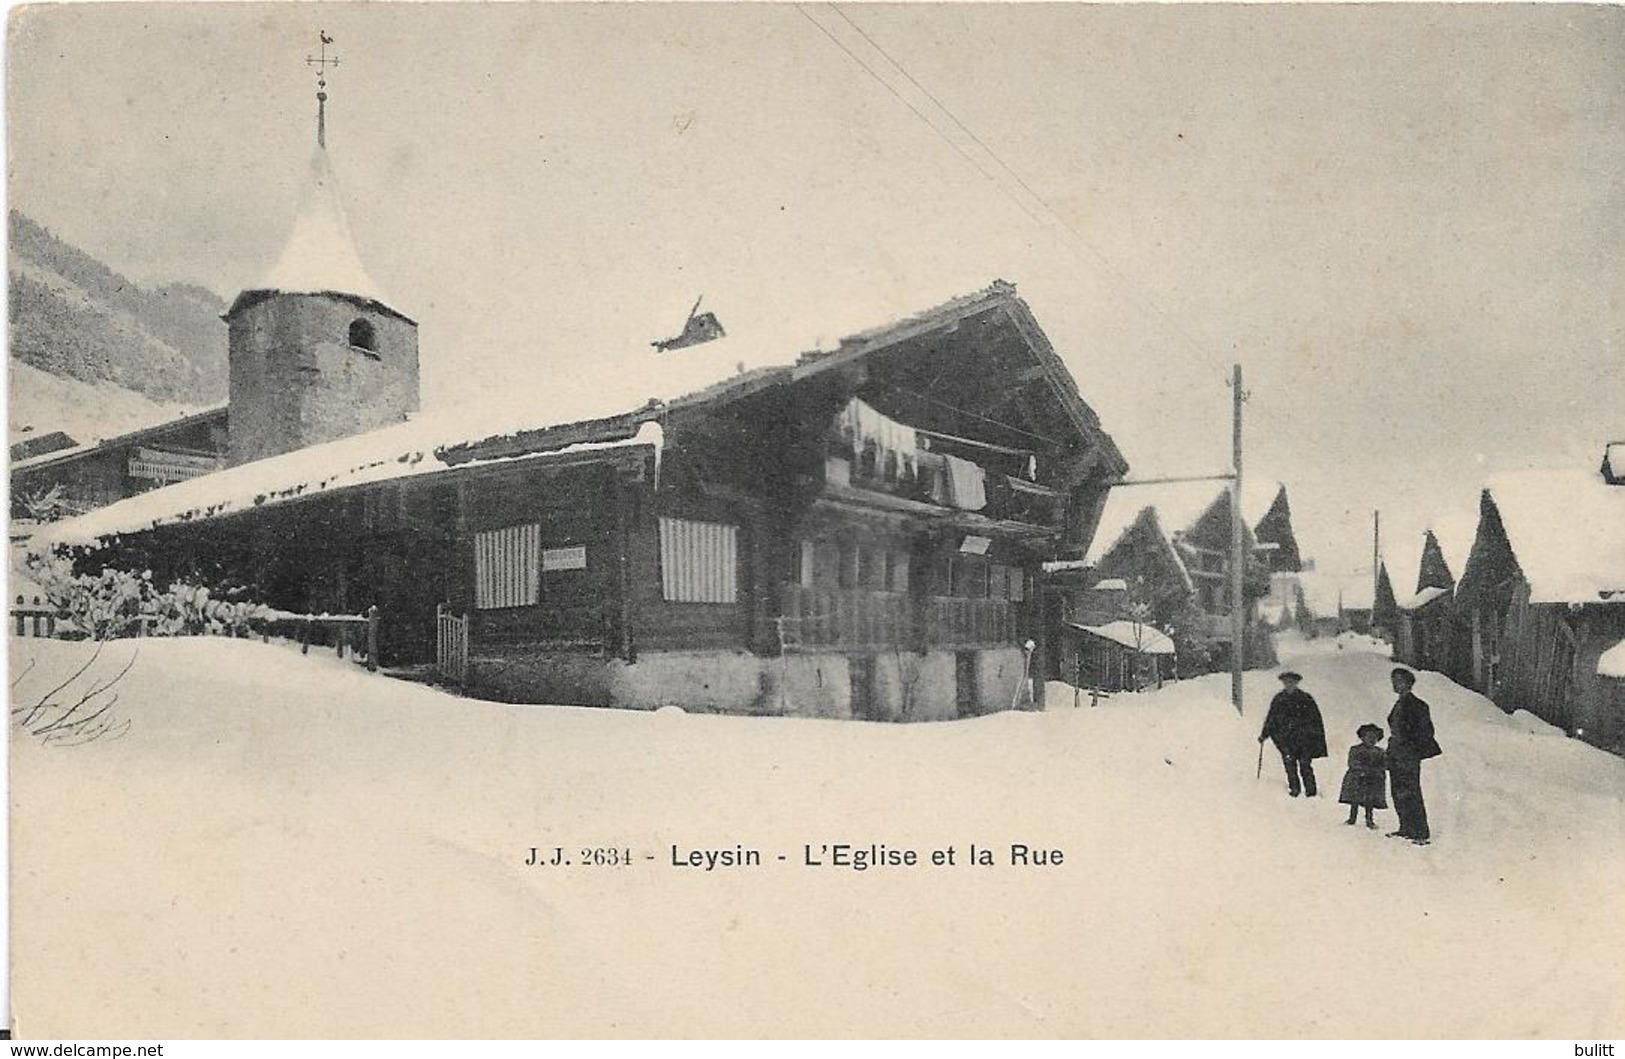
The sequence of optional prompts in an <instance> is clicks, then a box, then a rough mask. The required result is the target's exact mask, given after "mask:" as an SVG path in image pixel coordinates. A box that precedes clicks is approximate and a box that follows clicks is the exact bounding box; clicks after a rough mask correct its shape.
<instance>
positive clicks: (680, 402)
mask: <svg viewBox="0 0 1625 1059" xmlns="http://www.w3.org/2000/svg"><path fill="white" fill-rule="evenodd" d="M984 313H1003V314H1006V316H1007V318H1008V320H1009V321H1010V322H1011V323H1012V324H1013V325H1014V326H1016V327H1017V329H1018V330H1019V331H1020V333H1021V334H1022V336H1023V338H1024V339H1025V340H1026V341H1027V343H1028V345H1029V347H1030V348H1031V349H1032V351H1033V353H1034V356H1035V358H1036V359H1037V361H1038V364H1039V366H1040V367H1041V368H1042V370H1043V371H1044V373H1045V375H1046V377H1047V378H1049V379H1050V385H1051V387H1052V390H1053V392H1054V393H1055V394H1056V396H1057V398H1058V399H1059V401H1060V403H1061V405H1062V406H1063V407H1064V408H1065V410H1066V414H1067V416H1068V418H1069V419H1070V421H1071V422H1072V423H1073V424H1074V426H1075V427H1076V428H1077V430H1078V432H1079V433H1080V434H1083V435H1084V436H1086V437H1088V438H1089V439H1090V440H1091V441H1092V442H1093V443H1094V444H1095V445H1096V447H1097V449H1098V450H1099V451H1101V452H1102V453H1103V458H1104V459H1105V460H1106V461H1107V464H1108V467H1107V469H1108V471H1112V470H1115V471H1116V473H1118V474H1121V473H1122V472H1123V471H1125V470H1126V469H1127V464H1126V462H1125V461H1124V460H1123V458H1122V455H1121V453H1120V452H1118V450H1117V448H1116V446H1115V444H1113V443H1112V441H1111V438H1110V437H1109V436H1108V435H1106V434H1105V432H1104V431H1103V430H1101V428H1100V425H1099V420H1098V418H1097V417H1096V416H1095V414H1094V412H1093V410H1091V409H1090V408H1089V407H1088V405H1086V404H1085V403H1084V402H1083V400H1082V398H1081V396H1079V394H1078V392H1077V388H1076V385H1075V384H1074V383H1073V382H1072V379H1071V376H1070V374H1069V373H1068V372H1067V371H1066V369H1065V367H1064V366H1062V364H1061V362H1060V359H1059V358H1058V357H1057V356H1056V355H1055V352H1054V350H1053V349H1052V348H1051V347H1050V346H1049V344H1048V341H1047V339H1043V338H1042V331H1040V330H1038V327H1037V323H1036V321H1034V320H1033V319H1032V317H1031V313H1030V311H1029V310H1028V309H1027V307H1026V304H1025V303H1024V302H1022V300H1021V299H1020V298H1019V297H1018V296H1017V295H1016V292H1015V287H1014V286H1012V285H1011V284H1008V283H1004V282H1002V281H998V282H995V283H993V284H992V285H991V286H989V287H987V288H985V289H983V290H981V291H977V292H974V293H972V294H968V295H963V296H961V297H958V298H954V299H951V300H949V301H947V302H944V303H942V304H940V305H938V306H936V307H935V308H932V309H929V310H926V311H924V312H919V313H916V314H914V315H912V316H909V317H906V318H904V319H902V320H898V321H896V322H894V323H891V324H887V325H884V326H882V327H876V328H871V329H869V330H866V331H862V332H859V333H857V334H853V335H850V336H848V337H846V338H843V339H841V340H839V341H838V342H836V343H834V344H833V345H832V347H831V348H827V349H819V348H812V349H809V348H808V347H806V346H801V347H799V348H796V347H789V348H786V347H784V346H773V345H771V344H769V343H768V342H765V341H763V340H762V339H761V338H760V336H755V335H752V334H748V333H747V334H740V335H730V336H728V337H726V338H721V339H718V340H716V341H713V342H707V343H704V344H702V345H698V346H693V347H691V348H688V349H683V350H679V351H676V352H672V353H656V352H654V351H652V350H649V349H647V348H645V349H643V350H640V351H638V352H637V353H636V354H635V355H634V358H633V359H631V360H628V359H627V358H624V357H623V358H612V359H606V360H601V361H595V360H593V359H591V358H576V359H575V360H572V361H570V362H569V363H570V364H571V370H570V371H568V372H564V373H561V374H560V375H559V376H558V377H557V379H556V380H554V381H555V384H554V385H552V386H550V387H548V388H546V389H544V390H539V391H538V392H537V393H536V394H535V395H534V399H531V400H524V401H517V400H515V401H504V402H501V403H500V405H499V406H498V407H496V408H493V407H492V406H491V405H479V406H477V407H473V408H466V409H454V410H449V411H447V412H443V413H439V414H425V415H423V416H421V417H420V418H418V419H416V420H413V421H411V422H408V423H403V424H400V425H398V426H394V427H388V428H385V429H383V430H377V431H372V432H369V433H366V434H359V435H355V436H353V437H348V438H342V439H340V440H337V441H332V442H328V443H326V444H323V445H316V446H311V447H310V448H306V449H300V450H297V451H294V452H290V453H285V454H283V455H280V456H274V457H270V458H267V459H264V460H258V461H255V462H253V463H247V464H243V465H241V466H238V467H233V468H229V469H227V470H224V471H218V472H215V473H213V474H209V475H204V476H202V477H199V478H194V479H192V480H190V481H186V482H181V483H177V484H176V485H172V486H168V487H165V488H162V489H156V490H153V491H151V492H148V493H143V494H140V495H138V496H134V497H130V498H127V499H125V500H121V501H119V502H118V503H115V504H111V505H109V506H107V507H105V508H101V509H99V510H97V511H93V512H90V513H89V514H86V515H83V516H80V517H79V518H75V519H71V520H67V521H64V522H61V523H56V524H54V525H52V526H49V527H46V528H45V530H43V531H42V532H41V533H40V534H39V535H37V536H36V542H37V544H38V545H41V546H44V545H50V544H57V543H60V544H91V543H94V542H96V541H99V540H102V539H105V538H107V537H111V536H115V535H119V534H129V533H138V532H143V531H145V530H148V529H152V528H155V527H157V526H161V525H166V524H172V523H176V522H186V521H192V520H196V519H202V518H214V517H222V516H225V515H229V514H235V513H240V512H242V511H245V510H249V509H252V508H255V507H260V506H265V505H268V504H276V503H285V502H291V501H295V500H298V499H302V498H308V497H310V496H315V495H320V494H330V493H333V492H336V491H338V490H341V489H344V488H349V487H353V486H359V485H367V484H374V483H378V482H382V481H387V480H390V479H393V478H404V477H408V476H413V477H415V476H419V475H422V474H427V473H433V472H436V471H444V470H450V469H453V468H457V467H461V466H472V465H481V466H484V465H487V464H489V463H490V462H492V461H497V460H515V459H521V458H525V457H530V456H538V455H544V454H554V453H561V452H582V451H592V450H593V449H594V448H603V447H611V446H617V445H630V444H647V443H651V441H652V442H653V443H654V444H656V445H658V443H659V439H658V438H652V437H651V435H650V433H649V431H648V430H647V429H646V426H648V425H655V426H658V425H659V424H660V423H662V422H663V421H664V420H665V419H666V417H667V416H669V415H670V414H671V413H673V412H676V411H680V410H684V409H688V408H693V407H696V406H700V405H705V404H710V403H721V402H726V401H730V400H734V399H737V398H740V397H743V396H746V395H748V394H751V393H755V392H758V391H761V390H764V389H766V388H768V387H772V386H778V385H783V384H787V383H794V382H797V381H800V380H802V379H806V378H810V377H812V376H814V375H817V374H819V373H821V372H824V371H829V370H832V369H835V368H839V367H841V366H842V365H845V364H851V363H853V362H855V361H858V360H861V359H862V358H863V357H865V356H867V355H868V354H870V353H872V352H875V351H877V350H880V349H884V348H888V347H891V346H894V345H896V344H898V343H901V342H904V341H907V340H909V339H910V338H914V337H919V336H922V335H926V334H930V333H933V332H935V331H937V330H952V329H954V328H956V327H957V326H958V325H959V323H960V322H961V321H963V320H966V319H968V318H969V317H972V316H976V315H979V314H984ZM633 364H635V367H633V366H632V365H633ZM584 446H585V447H588V448H586V449H584V448H583V447H584Z"/></svg>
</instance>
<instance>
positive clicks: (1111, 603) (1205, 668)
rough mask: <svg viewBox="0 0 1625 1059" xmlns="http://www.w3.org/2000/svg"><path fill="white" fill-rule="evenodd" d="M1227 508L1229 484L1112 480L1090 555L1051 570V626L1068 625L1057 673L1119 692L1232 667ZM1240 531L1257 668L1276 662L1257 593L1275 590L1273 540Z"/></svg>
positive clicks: (1250, 646) (1251, 656)
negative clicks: (1117, 482)
mask: <svg viewBox="0 0 1625 1059" xmlns="http://www.w3.org/2000/svg"><path fill="white" fill-rule="evenodd" d="M1230 507H1231V500H1230V490H1229V489H1228V488H1227V487H1225V486H1223V485H1220V484H1217V483H1213V482H1179V483H1168V484H1159V485H1145V486H1134V485H1126V486H1120V487H1118V488H1115V489H1113V490H1112V492H1111V495H1110V496H1108V497H1107V500H1106V504H1105V507H1104V509H1103V511H1102V513H1101V519H1100V525H1099V527H1098V529H1097V530H1096V532H1095V535H1094V540H1093V543H1092V544H1091V546H1090V548H1089V551H1088V554H1087V555H1086V556H1085V557H1084V559H1083V561H1082V562H1080V563H1056V564H1051V565H1050V567H1049V568H1048V571H1047V572H1048V573H1049V575H1050V578H1051V583H1052V585H1053V586H1054V590H1053V592H1052V595H1051V601H1050V604H1049V606H1050V607H1051V610H1052V615H1051V621H1050V622H1049V624H1050V625H1051V626H1052V627H1054V628H1057V629H1060V630H1062V633H1063V635H1062V637H1061V640H1060V651H1059V659H1058V667H1057V668H1058V671H1057V672H1056V674H1055V676H1056V678H1057V679H1061V680H1065V681H1067V682H1068V683H1071V684H1074V685H1076V686H1080V687H1090V688H1099V689H1102V690H1107V691H1117V690H1123V689H1127V688H1134V687H1142V686H1145V685H1146V684H1147V682H1148V681H1152V680H1157V679H1163V678H1166V677H1170V676H1173V675H1174V673H1175V672H1177V674H1178V675H1179V676H1194V675H1197V674H1200V673H1208V672H1213V671H1215V670H1218V669H1221V668H1225V667H1227V666H1229V664H1230V642H1231V633H1230ZM1170 527H1171V528H1170ZM1272 529H1275V530H1276V531H1277V532H1279V527H1276V526H1275V525H1274V524H1272ZM1285 534H1286V536H1287V537H1290V536H1291V530H1290V525H1288V526H1287V527H1285ZM1243 541H1244V547H1245V548H1246V549H1247V553H1248V554H1249V555H1251V556H1252V560H1251V561H1250V562H1249V564H1248V568H1247V571H1246V575H1245V579H1244V583H1243V594H1244V595H1243V605H1244V606H1245V607H1246V608H1247V622H1246V625H1247V630H1248V641H1247V643H1246V644H1245V645H1244V646H1245V652H1246V653H1245V656H1244V657H1245V660H1246V663H1247V664H1248V665H1249V666H1252V667H1262V666H1270V665H1273V664H1274V663H1275V655H1274V650H1273V646H1272V644H1271V642H1270V637H1269V630H1268V629H1266V628H1265V627H1264V625H1263V623H1262V622H1260V620H1259V617H1258V603H1259V601H1260V600H1262V599H1264V598H1265V597H1266V596H1267V595H1268V593H1269V588H1270V560H1269V558H1268V556H1269V555H1270V554H1271V553H1272V552H1273V551H1274V550H1275V548H1274V546H1273V545H1271V546H1264V545H1261V544H1260V542H1258V541H1257V540H1256V539H1255V537H1254V535H1253V533H1252V531H1251V530H1250V529H1248V528H1247V527H1245V526H1244V527H1243ZM1292 547H1293V550H1294V552H1295V549H1296V543H1295V541H1294V542H1293V545H1292ZM1169 662H1172V663H1174V665H1173V666H1170V665H1168V663H1169Z"/></svg>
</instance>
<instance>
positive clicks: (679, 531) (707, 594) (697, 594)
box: [660, 518, 739, 603]
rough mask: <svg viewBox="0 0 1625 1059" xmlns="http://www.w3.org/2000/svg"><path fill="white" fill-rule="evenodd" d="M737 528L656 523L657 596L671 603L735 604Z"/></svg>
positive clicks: (688, 521)
mask: <svg viewBox="0 0 1625 1059" xmlns="http://www.w3.org/2000/svg"><path fill="white" fill-rule="evenodd" d="M738 570H739V527H738V526H730V525H727V524H725V523H721V522H696V521H693V520H691V519H683V518H661V520H660V592H661V595H662V596H664V597H665V598H666V599H667V600H669V601H671V602H673V603H736V602H738V600H739V576H738Z"/></svg>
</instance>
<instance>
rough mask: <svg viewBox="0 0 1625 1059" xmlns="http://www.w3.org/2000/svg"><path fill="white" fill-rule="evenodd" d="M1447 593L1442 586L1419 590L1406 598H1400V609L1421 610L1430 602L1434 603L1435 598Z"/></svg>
mask: <svg viewBox="0 0 1625 1059" xmlns="http://www.w3.org/2000/svg"><path fill="white" fill-rule="evenodd" d="M1445 594H1446V592H1445V590H1444V589H1442V588H1438V587H1429V588H1424V589H1423V590H1422V591H1420V592H1417V593H1415V594H1414V595H1411V596H1408V597H1405V598H1403V599H1401V600H1399V609H1400V610H1421V609H1422V608H1423V607H1425V606H1427V605H1428V604H1429V603H1432V602H1433V601H1434V600H1436V599H1438V598H1439V597H1440V596H1442V595H1445Z"/></svg>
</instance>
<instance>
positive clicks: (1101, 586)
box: [1095, 577, 1128, 592]
mask: <svg viewBox="0 0 1625 1059" xmlns="http://www.w3.org/2000/svg"><path fill="white" fill-rule="evenodd" d="M1095 591H1096V592H1127V591H1128V582H1127V581H1125V580H1123V579H1122V578H1121V577H1105V578H1101V579H1100V580H1099V581H1096V582H1095Z"/></svg>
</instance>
